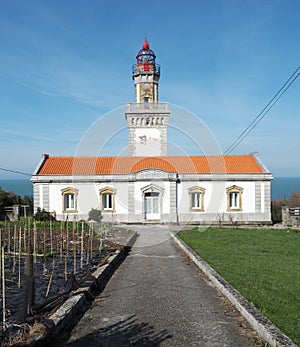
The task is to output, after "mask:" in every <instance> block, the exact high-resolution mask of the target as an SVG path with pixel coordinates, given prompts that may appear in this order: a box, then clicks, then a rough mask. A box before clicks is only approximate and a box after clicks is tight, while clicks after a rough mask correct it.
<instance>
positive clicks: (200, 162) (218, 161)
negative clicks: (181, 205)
mask: <svg viewBox="0 0 300 347" xmlns="http://www.w3.org/2000/svg"><path fill="white" fill-rule="evenodd" d="M145 169H158V170H163V171H166V172H175V173H179V174H187V173H199V174H205V173H264V170H263V168H262V167H261V166H260V165H259V163H258V162H257V160H256V159H255V157H254V156H253V155H232V156H224V157H222V156H167V157H133V156H132V157H49V158H47V159H46V161H45V162H44V164H43V165H42V166H41V168H40V169H39V170H38V172H37V174H38V175H108V174H128V173H133V172H137V171H141V170H145Z"/></svg>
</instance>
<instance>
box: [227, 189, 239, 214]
mask: <svg viewBox="0 0 300 347" xmlns="http://www.w3.org/2000/svg"><path fill="white" fill-rule="evenodd" d="M226 191H227V210H228V211H242V193H243V188H241V187H238V186H232V187H229V188H227V189H226Z"/></svg>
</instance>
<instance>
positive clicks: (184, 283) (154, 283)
mask: <svg viewBox="0 0 300 347" xmlns="http://www.w3.org/2000/svg"><path fill="white" fill-rule="evenodd" d="M131 228H132V229H136V230H137V231H138V233H139V237H138V239H137V241H136V243H135V245H134V247H133V249H132V250H131V252H130V254H129V255H128V257H127V258H126V259H125V261H124V262H123V264H121V266H120V267H119V269H118V270H117V271H116V272H115V274H114V275H113V276H112V278H111V280H110V281H109V283H108V284H107V286H106V288H105V290H104V291H103V293H102V294H101V295H100V296H99V297H98V298H97V299H96V300H95V302H94V304H93V306H92V307H91V308H90V309H89V310H88V311H87V312H86V313H85V315H84V316H83V317H82V318H81V320H80V321H79V322H78V323H77V325H76V326H75V328H74V329H73V331H72V333H71V336H70V338H69V340H68V342H67V343H66V344H65V345H66V346H203V347H210V346H211V347H218V346H220V347H221V346H222V347H225V346H233V347H238V346H242V347H247V346H254V345H255V344H254V338H253V335H252V333H251V332H249V329H247V328H246V327H245V326H244V323H243V320H242V319H241V318H240V317H239V316H238V315H237V314H236V313H235V312H234V310H233V309H232V307H231V306H230V305H229V304H228V303H226V302H225V301H224V299H223V298H222V296H221V295H220V294H219V293H218V291H217V290H216V289H215V288H214V287H212V286H211V285H210V284H209V282H207V281H206V279H205V278H204V277H203V275H201V274H200V273H199V270H198V269H197V268H196V267H195V266H194V265H192V264H190V263H189V262H188V260H187V259H186V258H185V257H184V255H182V254H181V253H180V251H179V249H178V248H177V247H176V246H175V244H174V243H173V242H172V241H171V240H170V238H169V230H168V227H167V226H137V227H131ZM248 336H249V337H248Z"/></svg>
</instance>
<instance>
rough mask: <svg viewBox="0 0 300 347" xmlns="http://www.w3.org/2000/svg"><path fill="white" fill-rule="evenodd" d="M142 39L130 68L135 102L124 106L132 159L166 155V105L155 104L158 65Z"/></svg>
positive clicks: (146, 42) (156, 102)
mask: <svg viewBox="0 0 300 347" xmlns="http://www.w3.org/2000/svg"><path fill="white" fill-rule="evenodd" d="M155 59H156V56H155V54H154V52H153V51H152V49H150V46H149V43H148V41H147V40H146V39H145V42H144V44H143V47H142V48H141V49H140V50H139V52H138V54H137V56H136V64H134V65H133V67H132V78H133V81H134V87H135V103H129V104H127V110H126V114H125V116H126V120H127V124H128V132H129V154H130V155H133V156H165V155H167V125H168V120H169V116H170V112H169V108H168V104H167V103H159V102H158V82H159V77H160V66H159V65H158V64H156V62H155Z"/></svg>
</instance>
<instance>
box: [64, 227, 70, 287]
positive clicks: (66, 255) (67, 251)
mask: <svg viewBox="0 0 300 347" xmlns="http://www.w3.org/2000/svg"><path fill="white" fill-rule="evenodd" d="M68 256H69V226H68V221H67V235H66V247H65V280H66V281H67V280H68Z"/></svg>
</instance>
